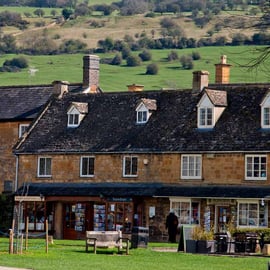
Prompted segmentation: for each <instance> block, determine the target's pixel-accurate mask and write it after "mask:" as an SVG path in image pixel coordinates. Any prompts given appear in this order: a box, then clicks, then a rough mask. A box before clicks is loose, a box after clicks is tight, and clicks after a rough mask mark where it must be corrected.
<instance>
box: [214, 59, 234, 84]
mask: <svg viewBox="0 0 270 270" xmlns="http://www.w3.org/2000/svg"><path fill="white" fill-rule="evenodd" d="M215 66H216V81H215V82H216V83H219V84H226V83H229V82H230V68H231V65H229V64H227V56H226V55H222V56H221V57H220V63H219V64H215Z"/></svg>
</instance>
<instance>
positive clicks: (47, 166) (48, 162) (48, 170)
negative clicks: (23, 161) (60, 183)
mask: <svg viewBox="0 0 270 270" xmlns="http://www.w3.org/2000/svg"><path fill="white" fill-rule="evenodd" d="M42 162H45V163H44V165H43V164H41V163H42ZM42 167H44V169H43V170H44V172H42V171H41V170H42ZM51 176H52V158H51V157H38V177H51Z"/></svg>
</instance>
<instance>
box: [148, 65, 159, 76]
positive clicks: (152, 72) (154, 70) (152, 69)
mask: <svg viewBox="0 0 270 270" xmlns="http://www.w3.org/2000/svg"><path fill="white" fill-rule="evenodd" d="M146 74H147V75H156V74H158V65H157V64H156V63H152V64H149V65H148V66H147V67H146Z"/></svg>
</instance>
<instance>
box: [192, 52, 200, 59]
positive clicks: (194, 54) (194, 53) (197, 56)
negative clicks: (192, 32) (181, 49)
mask: <svg viewBox="0 0 270 270" xmlns="http://www.w3.org/2000/svg"><path fill="white" fill-rule="evenodd" d="M191 57H192V59H193V60H194V61H196V60H200V59H201V55H200V53H199V52H192V55H191Z"/></svg>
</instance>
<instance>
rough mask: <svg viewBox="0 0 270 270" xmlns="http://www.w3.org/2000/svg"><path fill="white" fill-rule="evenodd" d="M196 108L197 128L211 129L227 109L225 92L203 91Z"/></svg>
mask: <svg viewBox="0 0 270 270" xmlns="http://www.w3.org/2000/svg"><path fill="white" fill-rule="evenodd" d="M197 107H198V116H197V117H198V120H197V126H198V128H202V129H211V128H213V127H214V126H215V124H216V123H217V121H218V119H219V118H220V116H221V114H222V113H223V111H224V110H225V108H226V107H227V92H225V91H219V90H211V89H205V91H204V94H203V96H202V98H201V99H200V101H199V103H198V105H197Z"/></svg>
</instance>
